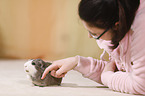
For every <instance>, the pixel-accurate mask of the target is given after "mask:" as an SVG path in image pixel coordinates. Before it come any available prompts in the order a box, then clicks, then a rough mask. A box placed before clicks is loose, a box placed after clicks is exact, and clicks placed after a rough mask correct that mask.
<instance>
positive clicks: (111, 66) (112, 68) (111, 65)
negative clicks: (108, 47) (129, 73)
mask: <svg viewBox="0 0 145 96" xmlns="http://www.w3.org/2000/svg"><path fill="white" fill-rule="evenodd" d="M116 69H117V68H116V63H115V61H113V62H110V63H108V64H106V65H105V68H104V70H103V72H102V73H104V72H107V71H113V72H115V71H116Z"/></svg>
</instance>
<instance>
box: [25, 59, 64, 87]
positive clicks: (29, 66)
mask: <svg viewBox="0 0 145 96" xmlns="http://www.w3.org/2000/svg"><path fill="white" fill-rule="evenodd" d="M49 65H51V63H50V62H44V61H43V60H41V59H35V60H29V61H28V62H26V63H25V64H24V69H25V72H26V73H27V75H28V77H29V78H30V80H31V81H32V83H33V84H34V85H35V86H40V87H45V86H50V85H60V84H61V81H62V78H55V77H53V76H51V75H50V72H49V73H48V74H47V75H46V77H45V79H43V80H42V79H41V76H42V74H43V72H44V70H45V69H46V68H47V67H48V66H49Z"/></svg>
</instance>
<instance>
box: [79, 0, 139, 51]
mask: <svg viewBox="0 0 145 96" xmlns="http://www.w3.org/2000/svg"><path fill="white" fill-rule="evenodd" d="M139 4H140V0H81V1H80V4H79V8H78V11H79V16H80V18H81V19H82V20H84V21H85V22H87V23H89V24H91V25H92V26H95V27H98V28H103V29H107V28H110V29H111V30H112V33H113V38H112V44H114V46H113V47H111V48H112V49H115V48H116V47H117V46H118V45H119V42H120V41H121V40H122V38H123V37H124V36H125V34H126V33H127V32H128V31H129V30H130V27H131V25H132V23H133V20H134V17H135V14H136V11H137V9H138V7H139ZM116 22H119V25H118V28H116V26H115V23H116Z"/></svg>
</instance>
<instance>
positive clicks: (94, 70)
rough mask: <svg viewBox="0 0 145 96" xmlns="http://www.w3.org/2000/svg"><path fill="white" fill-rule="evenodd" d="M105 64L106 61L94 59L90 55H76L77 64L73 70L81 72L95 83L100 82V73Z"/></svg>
mask: <svg viewBox="0 0 145 96" xmlns="http://www.w3.org/2000/svg"><path fill="white" fill-rule="evenodd" d="M105 64H107V61H102V60H98V59H94V58H92V57H82V56H78V64H77V66H76V67H75V68H74V70H76V71H78V72H80V73H82V75H83V76H84V77H86V78H89V79H91V80H93V81H96V82H97V83H102V82H101V73H102V71H103V69H104V67H105Z"/></svg>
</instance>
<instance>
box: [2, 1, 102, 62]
mask: <svg viewBox="0 0 145 96" xmlns="http://www.w3.org/2000/svg"><path fill="white" fill-rule="evenodd" d="M78 4H79V0H0V57H1V58H13V59H31V58H42V59H47V60H56V59H62V58H66V57H70V56H75V55H81V56H91V57H94V58H99V55H100V53H101V52H102V50H100V49H99V48H98V46H97V44H96V41H95V40H94V39H89V38H88V32H87V31H86V30H85V28H84V27H83V26H82V23H81V21H80V19H79V16H78V14H77V13H78V10H77V8H78Z"/></svg>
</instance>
